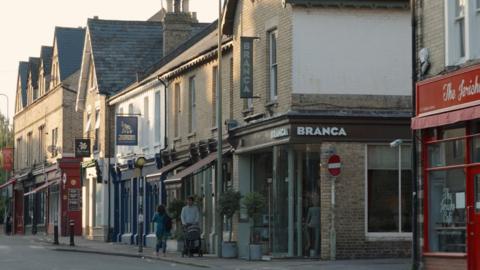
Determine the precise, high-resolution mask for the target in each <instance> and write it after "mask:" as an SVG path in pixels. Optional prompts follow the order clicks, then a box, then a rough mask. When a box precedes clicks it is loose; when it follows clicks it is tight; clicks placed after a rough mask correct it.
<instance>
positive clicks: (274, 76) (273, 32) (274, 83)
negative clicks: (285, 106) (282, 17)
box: [267, 28, 278, 102]
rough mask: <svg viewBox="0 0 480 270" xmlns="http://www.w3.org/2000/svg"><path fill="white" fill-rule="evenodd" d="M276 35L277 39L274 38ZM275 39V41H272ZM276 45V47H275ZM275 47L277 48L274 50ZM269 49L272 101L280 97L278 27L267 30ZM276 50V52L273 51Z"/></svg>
mask: <svg viewBox="0 0 480 270" xmlns="http://www.w3.org/2000/svg"><path fill="white" fill-rule="evenodd" d="M273 37H275V39H273ZM273 40H275V43H273V42H272V41H273ZM273 45H275V47H273ZM273 48H274V49H275V50H273ZM267 51H268V97H269V101H270V102H274V101H276V100H277V99H278V53H277V52H278V29H277V28H272V29H270V30H268V31H267ZM273 52H275V53H273Z"/></svg>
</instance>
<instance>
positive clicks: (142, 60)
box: [87, 19, 163, 95]
mask: <svg viewBox="0 0 480 270" xmlns="http://www.w3.org/2000/svg"><path fill="white" fill-rule="evenodd" d="M87 26H88V31H89V35H90V41H91V45H92V53H93V61H94V63H95V71H96V77H97V84H98V88H99V91H100V93H102V94H107V95H110V94H114V93H116V92H118V91H120V90H122V89H123V88H124V87H125V86H127V85H129V84H131V83H132V82H134V81H135V80H136V76H137V72H139V71H142V70H143V68H145V67H148V66H151V65H152V64H153V63H155V62H157V61H158V60H159V59H161V58H162V56H163V27H162V23H160V22H152V21H150V22H145V21H115V20H99V19H88V22H87Z"/></svg>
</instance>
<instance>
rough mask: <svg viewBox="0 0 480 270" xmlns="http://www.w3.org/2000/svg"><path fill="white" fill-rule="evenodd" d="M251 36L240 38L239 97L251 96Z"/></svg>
mask: <svg viewBox="0 0 480 270" xmlns="http://www.w3.org/2000/svg"><path fill="white" fill-rule="evenodd" d="M254 39H255V38H253V37H241V38H240V54H241V55H240V98H253V40H254Z"/></svg>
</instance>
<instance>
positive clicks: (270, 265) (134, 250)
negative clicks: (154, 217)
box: [13, 235, 410, 270]
mask: <svg viewBox="0 0 480 270" xmlns="http://www.w3.org/2000/svg"><path fill="white" fill-rule="evenodd" d="M15 237H17V236H14V237H13V238H15ZM27 238H29V240H30V241H34V242H36V243H38V244H41V245H42V246H44V247H45V248H47V249H49V250H51V251H57V252H64V253H70V254H73V253H76V254H78V253H83V254H92V255H96V256H99V255H104V256H117V257H125V258H137V259H141V260H148V261H157V262H159V263H167V264H169V265H176V266H177V268H176V269H178V266H180V265H181V266H184V267H187V268H188V269H192V268H211V269H231V270H243V269H262V270H263V269H264V270H283V269H302V270H303V269H321V270H337V269H338V270H339V269H342V270H349V269H352V270H353V269H355V270H367V269H368V270H383V269H387V270H409V269H410V260H409V259H395V258H392V259H370V260H337V261H322V260H312V259H273V260H269V261H247V260H243V259H223V258H218V257H216V256H214V255H210V254H205V255H204V256H203V257H193V258H188V257H182V256H181V254H180V253H177V252H169V253H167V254H166V256H165V257H163V256H162V255H160V256H159V257H157V256H156V255H155V253H154V250H153V249H151V248H148V247H145V248H144V250H143V252H142V253H139V252H138V246H132V245H124V244H118V243H105V242H100V241H91V240H86V239H83V238H81V237H76V238H75V246H73V247H72V246H69V238H68V237H61V238H60V239H59V242H60V245H58V246H57V245H53V244H52V243H53V239H52V237H51V236H38V235H37V236H27Z"/></svg>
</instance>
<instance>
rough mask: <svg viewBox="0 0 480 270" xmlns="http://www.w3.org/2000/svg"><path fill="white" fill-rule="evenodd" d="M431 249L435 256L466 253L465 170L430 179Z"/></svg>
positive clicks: (432, 176) (434, 173)
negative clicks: (438, 254) (441, 253)
mask: <svg viewBox="0 0 480 270" xmlns="http://www.w3.org/2000/svg"><path fill="white" fill-rule="evenodd" d="M428 178H429V181H428V189H429V193H428V204H429V208H428V209H429V216H428V230H429V234H428V235H429V247H430V251H433V252H465V226H466V222H465V220H466V218H465V217H466V213H465V173H464V169H463V168H462V169H454V170H446V171H433V172H430V174H429V175H428Z"/></svg>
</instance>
